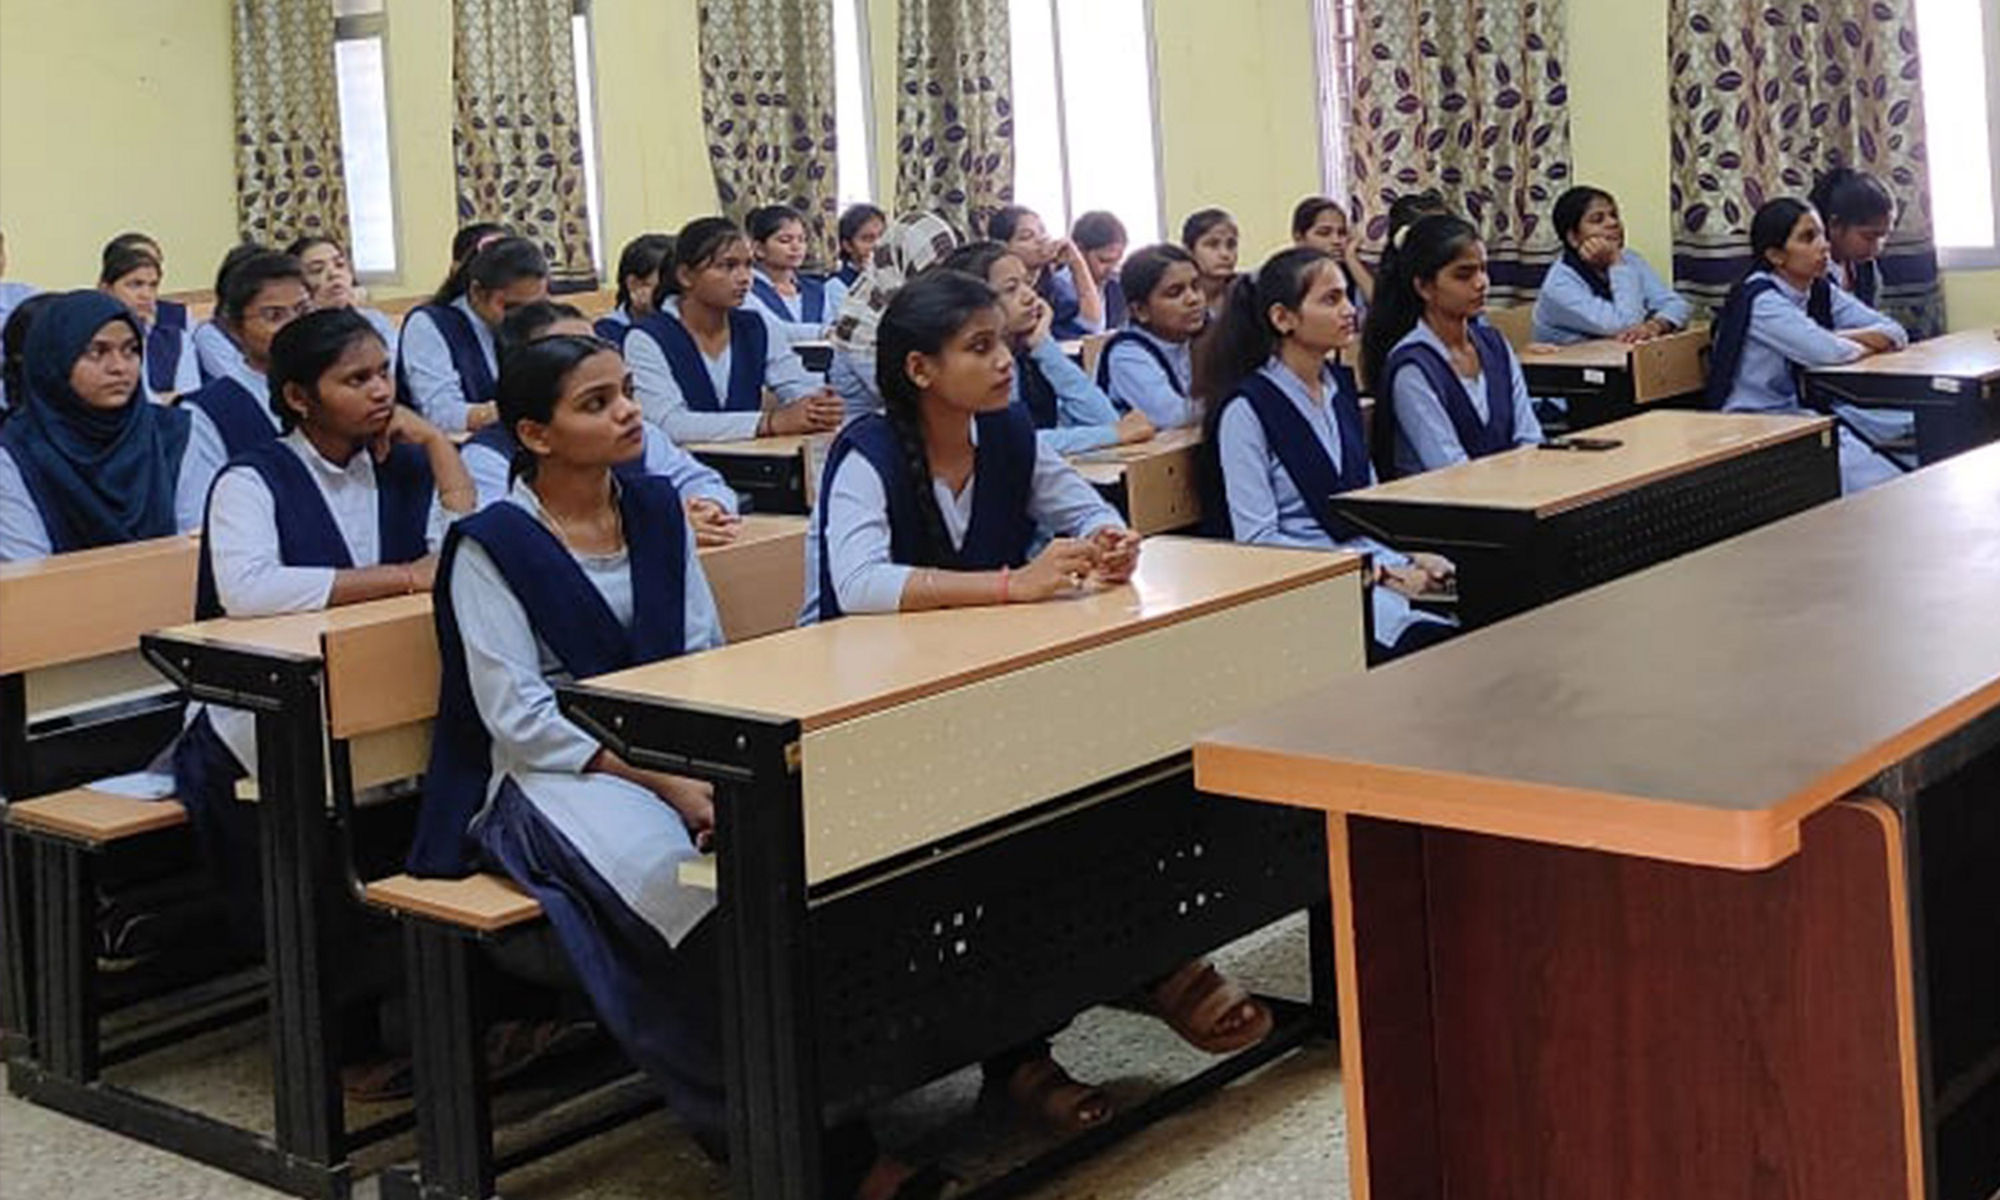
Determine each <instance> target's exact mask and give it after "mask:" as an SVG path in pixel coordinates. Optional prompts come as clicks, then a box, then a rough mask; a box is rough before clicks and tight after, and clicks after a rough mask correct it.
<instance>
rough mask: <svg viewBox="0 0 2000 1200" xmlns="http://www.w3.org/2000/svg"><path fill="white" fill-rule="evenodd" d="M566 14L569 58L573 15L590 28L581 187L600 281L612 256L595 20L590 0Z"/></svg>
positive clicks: (573, 1) (577, 1)
mask: <svg viewBox="0 0 2000 1200" xmlns="http://www.w3.org/2000/svg"><path fill="white" fill-rule="evenodd" d="M569 15H570V38H571V41H572V44H571V48H570V55H571V57H572V59H573V58H574V57H575V55H576V48H575V45H574V40H575V37H576V19H577V18H578V17H581V18H583V22H584V27H585V28H586V29H587V30H588V31H589V38H590V53H589V54H587V55H585V56H584V58H585V65H586V66H587V67H588V68H589V70H590V114H589V115H590V144H589V145H588V146H585V147H584V148H583V153H584V156H585V157H586V158H587V159H588V160H589V165H590V181H589V182H590V186H588V187H586V188H585V189H584V191H585V195H584V203H585V207H586V209H587V216H588V218H589V224H590V266H591V270H592V271H593V272H594V273H595V274H596V276H597V279H598V282H599V283H600V284H602V283H603V281H604V279H605V278H606V273H607V272H608V271H609V270H611V269H612V268H611V267H610V266H608V264H609V263H610V262H611V260H612V255H611V251H610V248H609V247H608V246H607V245H606V244H605V243H606V240H607V235H606V232H605V225H606V222H605V219H604V128H603V126H602V125H601V124H600V123H599V121H598V116H599V107H598V102H597V22H596V19H595V17H594V16H593V14H592V12H591V0H570V6H569ZM577 86H578V88H579V94H578V96H577V98H576V99H577V109H578V111H579V113H581V111H582V109H583V96H582V95H581V93H580V89H581V88H582V87H583V84H582V82H581V81H579V82H578V84H577Z"/></svg>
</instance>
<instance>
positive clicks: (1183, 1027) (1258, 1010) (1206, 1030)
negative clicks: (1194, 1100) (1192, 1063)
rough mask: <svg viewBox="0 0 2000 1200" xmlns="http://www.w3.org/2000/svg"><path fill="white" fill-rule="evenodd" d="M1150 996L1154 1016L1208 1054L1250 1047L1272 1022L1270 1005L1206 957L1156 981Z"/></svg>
mask: <svg viewBox="0 0 2000 1200" xmlns="http://www.w3.org/2000/svg"><path fill="white" fill-rule="evenodd" d="M1148 999H1149V1000H1150V1002H1151V1003H1150V1005H1149V1007H1150V1009H1151V1011H1152V1013H1153V1015H1154V1016H1157V1017H1159V1018H1160V1019H1161V1020H1162V1021H1165V1022H1166V1023H1167V1025H1168V1026H1169V1027H1171V1028H1172V1029H1173V1031H1174V1032H1175V1033H1177V1034H1179V1035H1180V1036H1181V1039H1182V1040H1183V1041H1185V1042H1187V1044H1188V1045H1190V1046H1193V1047H1194V1048H1195V1049H1197V1050H1202V1051H1206V1052H1207V1053H1209V1054H1234V1053H1235V1052H1236V1051H1238V1050H1244V1049H1248V1048H1249V1047H1251V1046H1254V1045H1256V1044H1257V1043H1259V1042H1261V1041H1263V1040H1264V1039H1265V1038H1267V1037H1270V1036H1271V1026H1272V1025H1273V1024H1274V1022H1273V1021H1272V1018H1271V1009H1270V1007H1269V1006H1268V1005H1266V1004H1265V1003H1264V1002H1263V1001H1262V1000H1259V999H1257V998H1256V997H1255V996H1252V995H1251V994H1250V993H1249V992H1247V991H1244V990H1243V985H1241V984H1239V983H1237V982H1236V981H1235V980H1233V979H1231V978H1229V977H1228V976H1227V975H1224V974H1223V973H1222V972H1221V971H1218V970H1216V969H1215V964H1213V963H1210V962H1206V961H1202V960H1196V961H1194V962H1191V963H1188V964H1187V965H1186V966H1184V967H1182V968H1181V969H1180V970H1178V971H1175V972H1174V973H1173V974H1172V975H1169V976H1167V977H1166V978H1165V979H1163V980H1161V981H1160V982H1159V983H1157V984H1155V985H1154V986H1153V987H1152V989H1151V990H1150V992H1149V994H1148ZM1232 1017H1233V1018H1235V1023H1234V1025H1233V1027H1232V1026H1231V1024H1230V1019H1231V1018H1232Z"/></svg>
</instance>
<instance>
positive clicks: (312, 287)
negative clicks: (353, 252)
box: [285, 234, 396, 361]
mask: <svg viewBox="0 0 2000 1200" xmlns="http://www.w3.org/2000/svg"><path fill="white" fill-rule="evenodd" d="M285 253H287V254H289V255H291V256H292V257H293V258H296V259H298V260H299V267H300V268H301V269H302V270H304V271H305V273H306V291H307V292H308V293H310V295H311V296H312V305H313V307H314V308H351V309H353V310H354V311H355V312H358V313H360V314H361V315H362V316H363V317H365V318H367V321H368V323H369V324H370V325H372V326H374V327H375V332H376V334H377V335H379V336H380V337H381V339H382V344H383V345H385V346H387V347H389V358H390V359H391V360H392V361H393V360H394V359H395V357H396V323H395V322H394V321H391V320H390V319H389V314H387V313H385V312H383V311H381V310H380V309H375V308H364V307H362V305H361V303H360V299H361V297H360V295H359V294H358V293H357V292H356V290H355V287H354V268H353V266H352V265H351V264H349V262H348V261H347V251H346V250H345V249H344V248H343V247H342V246H341V244H340V243H339V242H336V241H334V240H333V239H332V238H330V237H323V236H321V235H319V234H308V235H306V236H305V237H302V238H298V239H297V240H295V241H293V242H292V244H291V245H289V246H287V247H285Z"/></svg>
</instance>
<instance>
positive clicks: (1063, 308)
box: [986, 204, 1104, 341]
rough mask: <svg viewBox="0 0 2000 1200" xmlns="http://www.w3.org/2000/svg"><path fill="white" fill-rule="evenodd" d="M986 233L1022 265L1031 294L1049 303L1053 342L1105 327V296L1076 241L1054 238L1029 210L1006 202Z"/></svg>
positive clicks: (988, 223) (994, 215)
mask: <svg viewBox="0 0 2000 1200" xmlns="http://www.w3.org/2000/svg"><path fill="white" fill-rule="evenodd" d="M986 236H987V237H989V238H992V239H993V240H994V241H996V242H1004V243H1006V246H1007V248H1008V249H1009V250H1012V251H1013V252H1014V255H1015V257H1017V258H1019V259H1020V260H1021V261H1022V262H1023V263H1024V264H1026V265H1027V268H1028V275H1029V277H1030V278H1031V279H1032V280H1033V281H1034V285H1035V294H1036V295H1038V296H1040V297H1041V298H1042V299H1043V300H1046V301H1048V304H1049V307H1050V308H1051V309H1053V310H1054V314H1055V319H1054V322H1053V323H1052V324H1051V326H1050V329H1051V332H1053V333H1054V335H1055V337H1056V339H1057V340H1058V341H1068V340H1069V339H1071V338H1080V337H1082V336H1083V335H1084V334H1086V333H1098V332H1101V331H1102V330H1103V329H1104V296H1103V294H1102V293H1100V292H1099V291H1098V290H1097V288H1096V287H1095V286H1094V285H1093V284H1092V283H1091V273H1090V264H1089V263H1087V262H1085V261H1084V258H1083V251H1081V250H1079V249H1077V245H1076V243H1075V242H1072V241H1069V240H1068V239H1066V238H1065V239H1063V240H1061V241H1058V240H1056V239H1055V238H1052V237H1050V236H1049V231H1048V227H1047V226H1046V225H1043V224H1042V218H1041V217H1040V216H1038V215H1036V213H1035V210H1034V209H1032V208H1025V207H1023V206H1021V205H1019V204H1010V205H1008V206H1007V207H1006V208H1003V209H1001V210H1000V211H999V212H996V213H994V214H993V215H992V217H990V218H988V220H987V222H986Z"/></svg>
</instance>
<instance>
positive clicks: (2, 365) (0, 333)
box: [0, 292, 66, 428]
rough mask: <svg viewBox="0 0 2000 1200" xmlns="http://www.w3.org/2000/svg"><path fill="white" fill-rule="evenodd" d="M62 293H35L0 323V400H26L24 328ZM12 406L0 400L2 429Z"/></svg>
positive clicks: (26, 337)
mask: <svg viewBox="0 0 2000 1200" xmlns="http://www.w3.org/2000/svg"><path fill="white" fill-rule="evenodd" d="M65 294H66V293H63V292H36V293H35V294H34V295H32V296H29V297H28V298H27V299H25V300H23V301H21V302H20V303H19V304H16V305H15V306H14V307H13V308H12V309H11V310H10V311H9V312H8V313H7V320H6V323H5V324H0V400H5V399H6V397H7V396H9V395H12V396H15V397H17V398H18V401H17V405H16V407H18V406H19V405H20V404H25V403H27V396H28V383H27V374H28V364H27V351H28V331H29V330H31V329H33V328H34V327H35V318H36V317H38V316H40V315H41V312H42V310H43V309H45V308H47V307H48V306H49V305H51V304H53V303H55V301H56V299H57V298H58V297H60V296H63V295H65ZM12 411H13V409H10V408H8V407H7V406H6V405H5V404H4V403H0V428H5V427H6V423H7V417H8V414H9V413H11V412H12Z"/></svg>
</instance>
